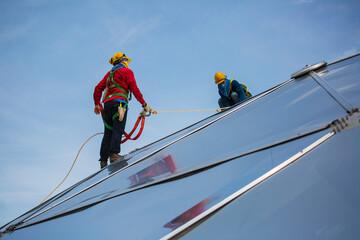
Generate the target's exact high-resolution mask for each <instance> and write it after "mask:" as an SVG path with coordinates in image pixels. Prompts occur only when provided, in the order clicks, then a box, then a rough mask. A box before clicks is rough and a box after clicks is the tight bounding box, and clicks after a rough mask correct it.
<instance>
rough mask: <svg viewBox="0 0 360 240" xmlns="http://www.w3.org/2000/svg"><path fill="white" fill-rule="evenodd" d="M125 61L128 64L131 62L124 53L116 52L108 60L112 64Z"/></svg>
mask: <svg viewBox="0 0 360 240" xmlns="http://www.w3.org/2000/svg"><path fill="white" fill-rule="evenodd" d="M121 59H126V61H127V62H128V63H129V62H131V59H130V58H128V57H127V56H126V55H125V54H124V53H121V52H117V53H115V54H114V56H113V57H112V58H109V63H110V64H114V62H116V61H117V60H121Z"/></svg>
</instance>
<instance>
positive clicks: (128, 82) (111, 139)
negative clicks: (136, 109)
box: [94, 52, 152, 168]
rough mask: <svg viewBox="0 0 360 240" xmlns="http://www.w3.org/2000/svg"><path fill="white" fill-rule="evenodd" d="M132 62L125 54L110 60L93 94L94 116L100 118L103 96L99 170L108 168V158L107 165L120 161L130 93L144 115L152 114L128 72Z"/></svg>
mask: <svg viewBox="0 0 360 240" xmlns="http://www.w3.org/2000/svg"><path fill="white" fill-rule="evenodd" d="M130 61H131V59H130V58H128V57H127V56H126V55H125V54H123V53H121V52H118V53H115V54H114V56H113V57H112V58H110V59H109V62H110V64H112V65H113V68H112V69H111V70H110V71H109V72H108V73H107V74H106V75H105V76H104V78H103V79H102V80H101V81H100V82H99V83H98V85H97V86H96V87H95V90H94V102H95V109H94V112H95V114H100V113H101V110H102V105H101V103H100V99H101V96H102V92H103V91H104V90H105V92H104V96H103V100H102V102H103V103H104V114H103V120H104V124H105V132H104V137H103V139H102V143H101V149H100V160H99V161H100V167H101V168H104V167H106V166H107V160H108V158H109V157H110V163H112V162H114V161H116V160H118V159H120V158H121V156H120V155H119V153H120V144H121V137H122V135H123V134H124V130H125V124H126V116H127V106H128V101H129V96H130V92H132V93H133V94H134V96H135V98H136V99H137V100H138V101H139V102H140V103H141V105H142V107H143V108H144V110H145V111H146V112H150V111H152V109H151V107H150V106H149V105H148V104H147V103H146V102H145V100H144V99H143V96H142V94H141V92H140V90H139V88H138V86H137V84H136V81H135V78H134V73H133V71H131V70H130V69H129V63H130Z"/></svg>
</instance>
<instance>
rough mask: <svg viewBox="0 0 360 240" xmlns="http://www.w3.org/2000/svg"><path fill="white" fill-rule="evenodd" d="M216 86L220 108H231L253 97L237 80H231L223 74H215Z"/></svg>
mask: <svg viewBox="0 0 360 240" xmlns="http://www.w3.org/2000/svg"><path fill="white" fill-rule="evenodd" d="M214 78H215V84H217V85H218V89H219V95H220V99H219V101H218V103H219V106H220V108H225V107H230V106H232V105H234V104H236V103H239V102H242V101H244V100H246V99H248V98H250V97H251V93H250V92H249V91H248V89H247V88H246V86H245V85H243V84H240V83H239V82H238V81H236V80H235V79H231V80H229V79H228V78H227V76H226V75H225V74H223V73H222V72H217V73H215V76H214Z"/></svg>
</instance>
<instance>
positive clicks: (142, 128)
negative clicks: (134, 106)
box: [101, 109, 145, 143]
mask: <svg viewBox="0 0 360 240" xmlns="http://www.w3.org/2000/svg"><path fill="white" fill-rule="evenodd" d="M118 115H119V113H118V112H117V113H115V114H114V115H113V116H112V119H113V120H115V118H117V116H118ZM101 116H102V118H103V122H104V124H105V127H106V128H107V129H109V130H111V131H112V130H113V127H112V126H110V125H109V124H107V123H106V122H105V121H104V110H103V109H101ZM140 120H141V126H140V130H139V132H138V134H137V135H136V136H135V137H134V138H131V136H132V135H133V134H134V132H135V130H136V129H137V127H138V126H139V123H140ZM144 126H145V116H139V117H138V119H137V121H136V123H135V125H134V127H133V129H132V130H131V132H130V133H129V134H127V133H126V132H125V131H124V136H125V139H123V140H122V141H121V143H124V142H126V141H127V140H136V139H138V138H139V137H140V136H141V134H142V132H143V130H144Z"/></svg>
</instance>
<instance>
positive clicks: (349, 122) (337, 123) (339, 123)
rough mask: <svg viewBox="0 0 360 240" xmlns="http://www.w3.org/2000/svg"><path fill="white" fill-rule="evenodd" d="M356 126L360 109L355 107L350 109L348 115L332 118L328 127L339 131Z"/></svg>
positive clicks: (359, 120)
mask: <svg viewBox="0 0 360 240" xmlns="http://www.w3.org/2000/svg"><path fill="white" fill-rule="evenodd" d="M358 126H360V110H359V109H358V108H356V109H352V110H351V112H350V114H349V115H348V116H345V117H342V118H340V119H336V120H334V121H333V122H332V123H331V124H330V126H329V127H330V130H331V131H332V132H334V133H339V132H341V131H345V130H349V129H352V128H355V127H358Z"/></svg>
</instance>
